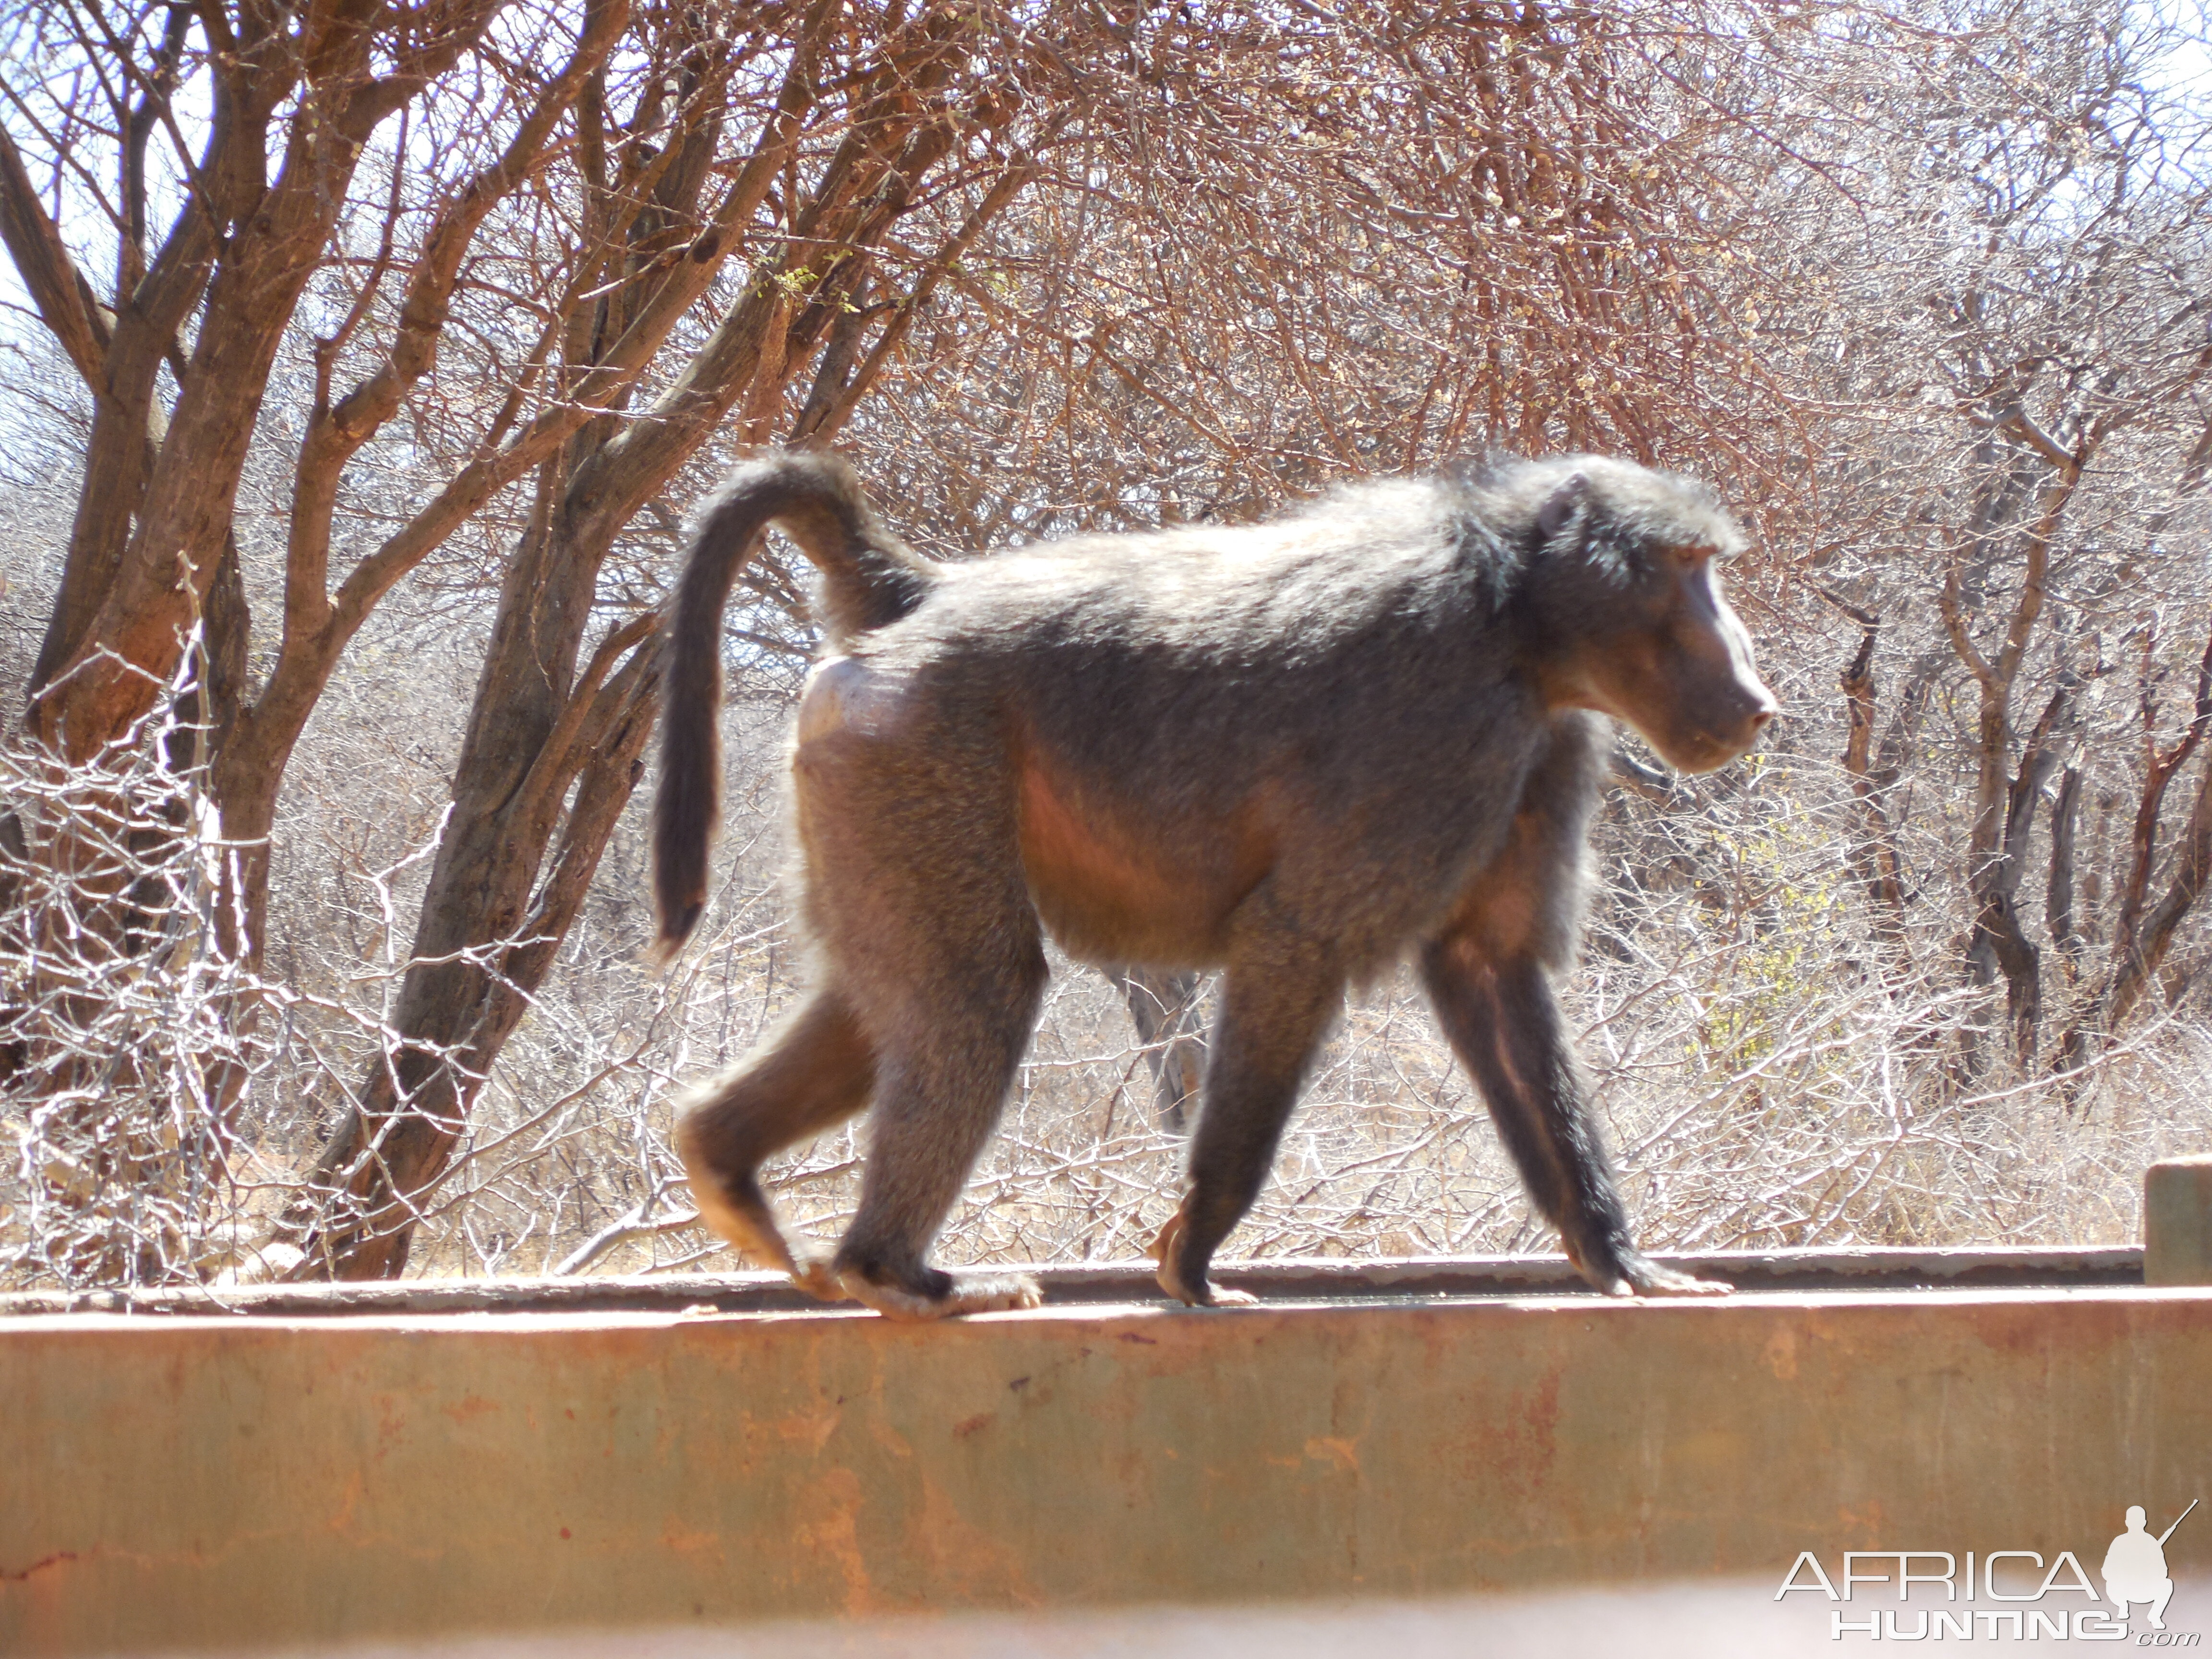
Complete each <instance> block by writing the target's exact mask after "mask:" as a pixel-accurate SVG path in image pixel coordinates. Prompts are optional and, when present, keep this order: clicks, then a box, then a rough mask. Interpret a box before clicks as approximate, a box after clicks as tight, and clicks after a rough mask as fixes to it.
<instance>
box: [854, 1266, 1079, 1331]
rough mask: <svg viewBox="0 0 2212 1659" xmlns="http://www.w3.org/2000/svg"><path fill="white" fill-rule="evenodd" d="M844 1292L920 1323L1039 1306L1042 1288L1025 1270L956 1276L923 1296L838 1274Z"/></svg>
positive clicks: (889, 1316) (886, 1315)
mask: <svg viewBox="0 0 2212 1659" xmlns="http://www.w3.org/2000/svg"><path fill="white" fill-rule="evenodd" d="M839 1277H840V1279H841V1280H842V1286H843V1289H844V1292H845V1294H846V1295H848V1296H849V1297H852V1298H853V1299H854V1301H855V1302H860V1303H864V1304H866V1305H867V1306H869V1307H871V1308H873V1309H874V1310H876V1311H877V1312H878V1313H879V1314H881V1315H883V1316H884V1318H886V1319H903V1320H908V1321H910V1322H922V1321H927V1320H932V1319H951V1318H954V1317H957V1316H959V1315H962V1314H979V1313H1005V1312H1007V1311H1009V1310H1017V1309H1024V1308H1036V1307H1042V1305H1043V1304H1044V1291H1042V1289H1041V1288H1040V1287H1039V1285H1038V1284H1037V1282H1036V1280H1035V1279H1031V1278H1030V1276H1029V1275H1028V1274H1027V1273H989V1274H979V1275H976V1276H975V1277H972V1278H966V1279H954V1280H953V1281H952V1288H951V1290H950V1291H946V1292H945V1294H944V1295H943V1296H923V1295H921V1293H920V1292H919V1291H909V1290H906V1289H903V1288H902V1287H901V1286H899V1285H878V1284H877V1283H875V1282H874V1281H873V1280H872V1279H866V1278H864V1277H862V1276H861V1275H860V1274H859V1273H851V1272H848V1273H843V1274H841V1275H840V1276H839Z"/></svg>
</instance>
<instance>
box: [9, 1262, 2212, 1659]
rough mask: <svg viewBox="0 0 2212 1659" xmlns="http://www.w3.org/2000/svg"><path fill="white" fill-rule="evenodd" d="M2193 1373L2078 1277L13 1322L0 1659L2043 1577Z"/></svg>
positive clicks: (2203, 1415) (2094, 1530)
mask: <svg viewBox="0 0 2212 1659" xmlns="http://www.w3.org/2000/svg"><path fill="white" fill-rule="evenodd" d="M1434 1265H1435V1264H1431V1267H1433V1266H1434ZM2208 1376H2212V1290H2145V1289H2141V1288H2125V1287H2116V1286H2112V1285H2087V1286H2082V1287H2079V1288H2068V1287H2063V1286H2062V1287H2057V1288H2050V1287H2046V1288H2030V1289H1964V1290H1948V1291H1925V1290H1922V1291H1912V1290H1896V1289H1878V1290H1869V1291H1810V1292H1788V1291H1747V1292H1744V1293H1741V1294H1739V1295H1738V1296H1736V1297H1731V1298H1729V1299H1728V1300H1727V1301H1726V1302H1721V1303H1656V1304H1626V1303H1619V1302H1612V1301H1607V1300H1605V1299H1603V1298H1600V1297H1590V1296H1579V1295H1577V1296H1544V1295H1502V1294H1492V1295H1486V1296H1464V1297H1451V1296H1444V1297H1437V1298H1434V1299H1424V1298H1422V1297H1418V1296H1412V1295H1405V1294H1397V1295H1390V1296H1370V1297H1365V1298H1359V1297H1352V1298H1347V1299H1346V1300H1343V1301H1316V1302H1315V1303H1312V1304H1309V1305H1304V1306H1287V1307H1263V1308H1260V1309H1256V1310H1239V1311H1233V1312H1227V1313H1220V1314H1210V1315H1206V1314H1189V1313H1181V1312H1169V1311H1166V1310H1162V1309H1158V1308H1156V1307H1139V1306H1115V1305H1111V1304H1097V1305H1088V1306H1085V1305H1073V1306H1066V1307H1057V1308H1055V1307H1048V1308H1046V1309H1044V1310H1040V1311H1038V1312H1036V1313H1032V1314H1013V1315H997V1316H988V1317H985V1318H980V1319H975V1320H969V1321H963V1322H954V1323H951V1324H949V1325H945V1326H940V1327H935V1328H915V1327H912V1326H901V1325H895V1324H891V1323H890V1322H885V1321H883V1320H879V1319H877V1318H875V1317H873V1316H868V1315H864V1314H860V1313H856V1312H845V1311H841V1310H819V1309H817V1310H811V1311H807V1312H800V1313H775V1312H770V1313H752V1314H735V1315H732V1314H724V1313H721V1312H720V1311H719V1310H714V1309H712V1308H711V1307H707V1308H703V1309H702V1310H701V1311H698V1312H695V1313H690V1314H684V1313H677V1312H670V1311H661V1312H637V1311H630V1312H621V1311H600V1312H594V1311H579V1310H569V1311H562V1312H532V1311H507V1312H472V1313H457V1314H423V1313H409V1312H404V1311H397V1312H395V1311H381V1312H356V1313H354V1314H353V1315H352V1316H349V1317H343V1318H331V1317H302V1316H299V1315H297V1314H286V1313H276V1312H270V1313H264V1314H262V1315H259V1316H250V1317H249V1316H200V1315H192V1314H183V1313H179V1314H176V1315H173V1316H169V1317H164V1318H155V1319H149V1318H145V1317H143V1316H131V1315H102V1314H82V1313H80V1314H66V1315H27V1316H21V1317H19V1318H16V1319H14V1320H12V1321H8V1322H0V1402H4V1404H0V1652H4V1653H7V1654H9V1655H17V1654H34V1653H40V1654H42V1653H90V1652H99V1651H108V1650H133V1649H137V1650H144V1649H152V1648H162V1647H183V1646H207V1647H217V1646H239V1645H252V1644H299V1643H303V1642H319V1641H328V1640H332V1639H335V1638H362V1637H368V1636H390V1637H395V1638H399V1637H425V1636H436V1635H441V1634H448V1633H453V1632H463V1631H468V1630H498V1631H506V1632H515V1633H524V1632H531V1631H550V1630H556V1629H577V1628H583V1627H599V1628H607V1627H618V1626H666V1625H668V1624H671V1623H684V1622H688V1621H697V1622H699V1623H702V1624H708V1623H728V1622H732V1621H744V1620H762V1619H770V1618H790V1617H808V1616H819V1615H823V1614H828V1613H897V1612H901V1611H906V1610H915V1609H931V1610H938V1611H951V1610H958V1609H980V1610H987V1609H1000V1608H1029V1607H1085V1606H1101V1605H1111V1604H1124V1605H1127V1604H1133V1603H1144V1602H1159V1601H1181V1602H1197V1603H1209V1602H1211V1603H1222V1602H1231V1601H1241V1602H1249V1601H1270V1600H1273V1601H1298V1600H1310V1599H1314V1598H1332V1597H1334V1598H1343V1597H1357V1598H1362V1599H1364V1598H1367V1597H1394V1598H1402V1597H1419V1596H1428V1595H1446V1594H1455V1593H1461V1592H1468V1591H1482V1590H1493V1589H1511V1590H1528V1589H1538V1588H1541V1587H1544V1586H1547V1585H1558V1584H1567V1583H1577V1582H1582V1583H1588V1582H1594V1581H1613V1582H1618V1581H1630V1580H1649V1579H1659V1578H1679V1577H1699V1576H1706V1575H1744V1576H1747V1577H1751V1578H1754V1579H1764V1580H1765V1581H1766V1582H1769V1583H1779V1581H1780V1579H1781V1577H1782V1575H1783V1574H1784V1572H1785V1571H1787V1570H1788V1568H1789V1566H1790V1563H1791V1562H1792V1561H1793V1560H1794V1559H1795V1558H1796V1554H1797V1553H1798V1552H1799V1551H1800V1550H1805V1549H1810V1550H1814V1551H1815V1552H1817V1553H1820V1554H1821V1555H1822V1556H1823V1558H1824V1559H1827V1560H1828V1561H1829V1562H1830V1563H1831V1565H1833V1564H1834V1562H1835V1561H1836V1559H1837V1558H1838V1555H1839V1553H1840V1552H1841V1551H1843V1550H1844V1549H1847V1548H1848V1549H1878V1548H1884V1547H1887V1548H1890V1549H1899V1548H1912V1549H1935V1550H1953V1551H1960V1552H1963V1551H1965V1550H1968V1549H1977V1550H1984V1551H1986V1550H1990V1549H2023V1550H2040V1551H2044V1552H2046V1553H2055V1552H2057V1550H2060V1549H2071V1550H2074V1551H2075V1552H2076V1553H2084V1552H2090V1551H2101V1549H2102V1547H2103V1545H2104V1543H2105V1542H2106V1541H2109V1539H2110V1538H2111V1537H2112V1534H2113V1533H2114V1532H2115V1531H2117V1530H2118V1517H2119V1515H2120V1512H2121V1510H2123V1509H2124V1507H2125V1506H2126V1505H2127V1504H2145V1505H2148V1506H2149V1507H2150V1508H2151V1510H2153V1512H2154V1513H2157V1514H2168V1515H2170V1514H2178V1513H2179V1510H2180V1509H2181V1507H2182V1505H2183V1504H2185V1503H2186V1502H2187V1501H2188V1499H2189V1498H2191V1497H2195V1496H2197V1495H2198V1494H2199V1493H2204V1492H2212V1389H2208V1388H2207V1387H2206V1383H2205V1379H2206V1378H2207V1377H2208ZM2176 1551H2177V1553H2176V1556H2175V1558H2174V1564H2173V1565H2174V1568H2175V1571H2177V1572H2181V1571H2199V1570H2201V1567H2200V1564H2201V1562H2202V1560H2203V1556H2202V1555H2201V1554H2200V1553H2197V1551H2196V1550H2194V1549H2193V1548H2191V1549H2189V1550H2188V1551H2186V1552H2184V1551H2183V1549H2182V1541H2177V1544H2176ZM2084 1559H2087V1556H2086V1555H2085V1557H2084ZM2093 1565H2094V1563H2093V1562H2092V1566H2093Z"/></svg>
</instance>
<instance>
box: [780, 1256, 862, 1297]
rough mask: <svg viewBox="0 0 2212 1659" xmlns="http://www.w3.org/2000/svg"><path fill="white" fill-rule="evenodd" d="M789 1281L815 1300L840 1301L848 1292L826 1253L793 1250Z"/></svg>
mask: <svg viewBox="0 0 2212 1659" xmlns="http://www.w3.org/2000/svg"><path fill="white" fill-rule="evenodd" d="M791 1282H792V1283H793V1285H797V1286H798V1287H799V1289H800V1290H802V1291H805V1292H806V1293H807V1295H809V1296H811V1297H813V1298H814V1299H815V1300H816V1301H817V1302H842V1301H844V1300H845V1299H846V1297H847V1296H848V1294H849V1292H848V1291H847V1290H846V1288H845V1281H844V1279H842V1277H840V1276H839V1274H838V1272H837V1270H836V1268H835V1267H831V1266H830V1265H829V1257H828V1256H826V1255H809V1254H806V1253H805V1252H801V1251H794V1252H793V1260H792V1264H791Z"/></svg>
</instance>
